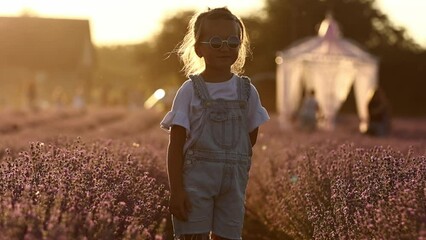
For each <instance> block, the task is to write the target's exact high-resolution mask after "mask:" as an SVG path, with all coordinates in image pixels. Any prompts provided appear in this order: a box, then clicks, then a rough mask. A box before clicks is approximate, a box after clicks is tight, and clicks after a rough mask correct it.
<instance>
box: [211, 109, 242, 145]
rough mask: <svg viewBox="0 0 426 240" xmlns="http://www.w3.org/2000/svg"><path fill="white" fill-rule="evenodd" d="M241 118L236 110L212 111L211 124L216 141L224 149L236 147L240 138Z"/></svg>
mask: <svg viewBox="0 0 426 240" xmlns="http://www.w3.org/2000/svg"><path fill="white" fill-rule="evenodd" d="M241 119H242V117H241V116H240V115H239V114H237V113H235V112H226V111H213V112H210V115H209V120H210V122H209V124H210V131H211V135H212V138H213V141H214V143H215V144H216V145H217V146H220V147H222V148H224V149H232V148H234V147H235V146H236V145H237V143H238V141H239V140H240V131H241V130H240V127H239V124H241Z"/></svg>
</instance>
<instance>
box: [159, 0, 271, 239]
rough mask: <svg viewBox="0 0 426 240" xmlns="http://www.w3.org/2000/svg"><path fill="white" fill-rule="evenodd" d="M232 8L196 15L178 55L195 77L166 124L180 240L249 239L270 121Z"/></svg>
mask: <svg viewBox="0 0 426 240" xmlns="http://www.w3.org/2000/svg"><path fill="white" fill-rule="evenodd" d="M246 34H247V32H246V29H245V27H244V25H243V22H242V21H241V19H240V18H238V17H236V16H235V15H234V14H232V13H231V12H230V11H229V10H228V9H227V8H226V7H224V8H214V9H209V10H207V11H205V12H202V13H199V14H195V15H194V16H193V18H192V19H191V21H190V25H189V28H188V32H187V33H186V36H185V37H184V40H183V42H182V43H181V45H180V46H179V49H178V54H179V55H180V57H181V59H182V60H183V63H184V71H185V74H186V75H187V76H189V79H188V80H187V81H185V82H184V83H183V84H182V86H180V88H179V90H178V91H177V93H176V95H175V98H174V100H173V105H172V108H171V111H169V112H168V113H167V114H166V116H165V117H164V119H163V120H162V121H161V127H162V128H164V129H167V130H168V131H170V132H169V133H170V140H169V146H168V155H167V163H168V177H169V184H170V192H171V196H170V212H171V213H172V215H173V228H174V234H175V239H210V236H211V237H212V239H241V233H242V228H243V222H244V211H245V210H244V202H245V192H246V187H247V180H248V172H249V169H250V164H251V156H252V147H253V145H254V144H255V143H256V139H257V133H258V128H259V126H260V125H261V124H263V123H264V122H265V121H267V120H268V119H269V116H268V113H267V112H266V110H265V108H264V107H263V106H262V105H261V102H260V98H259V95H258V92H257V90H256V88H255V87H254V85H253V84H251V82H250V80H249V79H248V78H247V77H242V76H240V75H238V74H240V73H241V72H242V69H243V66H244V62H245V58H246V55H247V53H248V51H249V42H248V38H247V35H246Z"/></svg>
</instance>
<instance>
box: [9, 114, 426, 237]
mask: <svg viewBox="0 0 426 240" xmlns="http://www.w3.org/2000/svg"><path fill="white" fill-rule="evenodd" d="M1 114H2V117H1V119H0V239H156V240H160V239H170V229H171V226H170V223H169V213H168V209H167V199H168V194H169V193H168V187H167V176H166V171H165V156H166V146H167V143H168V135H167V133H166V132H164V131H163V130H161V129H160V128H159V122H160V120H161V118H162V116H163V115H164V113H162V112H159V111H155V110H141V109H140V110H132V111H131V110H128V109H123V108H110V109H87V110H86V111H75V110H71V109H70V110H61V111H54V110H51V111H41V112H37V113H30V112H25V111H12V110H3V111H2V112H1ZM337 124H338V125H337V129H336V130H335V131H333V132H315V133H312V134H308V133H300V132H297V131H283V130H281V129H280V128H279V125H278V123H277V119H276V116H274V115H272V119H271V120H270V121H269V122H268V123H266V124H265V125H264V126H263V127H262V128H261V129H260V135H259V138H258V143H257V144H256V146H255V147H254V156H253V164H252V169H251V173H250V176H251V179H250V182H249V188H248V193H247V203H246V206H247V214H246V224H245V228H244V239H248V240H250V239H260V240H262V239H426V157H425V156H426V119H424V118H423V119H403V118H400V119H394V121H393V132H392V134H391V135H390V136H389V137H386V138H374V137H369V136H365V135H362V134H360V133H359V132H358V131H357V119H356V117H355V116H341V117H339V119H338V123H337Z"/></svg>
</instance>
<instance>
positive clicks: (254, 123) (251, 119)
mask: <svg viewBox="0 0 426 240" xmlns="http://www.w3.org/2000/svg"><path fill="white" fill-rule="evenodd" d="M268 120H269V114H268V112H267V111H266V109H265V108H264V107H263V106H262V103H261V102H260V97H259V93H258V92H257V89H256V88H255V87H254V85H253V84H251V89H250V96H249V100H248V129H249V132H251V131H253V130H254V129H256V128H257V127H259V126H260V125H262V124H263V123H265V122H266V121H268Z"/></svg>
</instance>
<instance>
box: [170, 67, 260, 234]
mask: <svg viewBox="0 0 426 240" xmlns="http://www.w3.org/2000/svg"><path fill="white" fill-rule="evenodd" d="M190 78H191V80H192V82H193V85H194V91H195V93H196V95H197V96H198V97H199V98H200V99H201V102H202V108H203V114H202V120H203V121H202V122H203V125H202V127H201V128H202V129H201V131H198V132H199V136H196V137H195V139H196V140H195V141H194V143H193V144H192V145H191V146H189V148H188V150H187V151H186V152H185V158H184V164H183V165H184V166H183V179H184V187H185V190H186V192H187V194H188V196H189V199H190V201H191V204H192V210H191V211H190V212H189V220H188V222H181V221H179V220H177V219H174V228H175V234H177V235H180V234H195V233H206V232H210V231H212V232H213V233H215V234H216V235H219V236H222V237H226V238H230V239H241V231H242V226H243V221H244V201H245V190H246V187H247V180H248V172H249V169H250V164H251V155H252V146H251V142H250V137H249V132H248V128H247V100H248V97H249V93H250V87H251V86H250V80H249V79H248V78H245V77H239V79H238V88H237V89H238V99H236V100H223V99H211V97H210V96H209V93H208V91H207V87H206V84H205V83H204V81H203V80H202V78H201V77H200V76H198V75H194V76H190Z"/></svg>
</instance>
